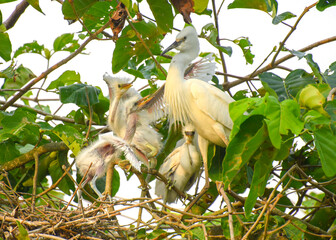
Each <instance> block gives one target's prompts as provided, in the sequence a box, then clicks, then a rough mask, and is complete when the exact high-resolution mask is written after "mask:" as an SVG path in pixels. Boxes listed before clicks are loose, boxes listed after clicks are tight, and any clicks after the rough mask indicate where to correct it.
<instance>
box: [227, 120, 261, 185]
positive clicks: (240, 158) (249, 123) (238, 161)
mask: <svg viewBox="0 0 336 240" xmlns="http://www.w3.org/2000/svg"><path fill="white" fill-rule="evenodd" d="M263 119H264V117H263V116H261V115H254V116H251V117H250V118H248V119H247V120H246V121H245V122H243V123H242V124H241V127H240V131H239V132H238V133H237V134H236V135H235V136H234V138H233V139H231V141H230V143H229V146H228V147H227V149H226V155H225V158H224V162H223V168H224V169H223V182H224V186H225V188H227V187H228V186H229V184H230V182H231V181H232V179H233V178H234V176H235V175H236V174H237V172H238V171H239V170H240V168H241V167H242V166H243V165H244V164H245V163H247V162H248V161H249V160H250V158H251V157H252V155H253V154H254V153H255V151H257V149H258V148H259V147H260V145H261V144H262V143H263V142H264V141H265V139H266V138H267V129H266V124H264V122H263Z"/></svg>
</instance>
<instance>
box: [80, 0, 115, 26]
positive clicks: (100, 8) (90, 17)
mask: <svg viewBox="0 0 336 240" xmlns="http://www.w3.org/2000/svg"><path fill="white" fill-rule="evenodd" d="M116 6H117V2H116V1H104V2H102V1H99V2H96V3H94V4H93V5H92V7H91V8H90V9H89V10H88V11H87V12H85V14H84V15H83V22H84V25H85V27H86V28H87V29H88V30H92V29H95V28H99V27H101V26H102V25H104V24H105V23H107V22H108V21H109V19H110V13H111V12H113V11H114V9H115V7H116Z"/></svg>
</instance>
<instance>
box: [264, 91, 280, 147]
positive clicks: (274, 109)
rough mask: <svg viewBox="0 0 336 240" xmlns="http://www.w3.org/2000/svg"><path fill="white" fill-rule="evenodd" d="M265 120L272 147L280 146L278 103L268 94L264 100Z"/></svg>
mask: <svg viewBox="0 0 336 240" xmlns="http://www.w3.org/2000/svg"><path fill="white" fill-rule="evenodd" d="M265 116H266V119H265V122H266V125H267V130H268V134H269V138H270V139H271V142H272V144H273V146H274V147H276V148H277V149H279V148H280V146H281V135H280V131H279V129H280V103H279V101H278V100H277V99H276V98H275V97H273V96H269V97H268V98H267V100H266V111H265Z"/></svg>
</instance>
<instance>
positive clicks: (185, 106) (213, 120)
mask: <svg viewBox="0 0 336 240" xmlns="http://www.w3.org/2000/svg"><path fill="white" fill-rule="evenodd" d="M173 48H176V49H178V50H179V51H180V52H179V53H178V54H176V55H175V56H174V57H173V59H172V61H171V63H170V67H169V70H168V76H167V80H166V86H165V92H164V100H165V103H166V104H167V106H168V115H169V119H170V120H171V122H172V123H174V122H175V123H177V124H178V123H180V124H182V125H184V124H187V123H192V125H194V126H195V129H196V132H197V133H198V136H199V137H198V144H199V148H200V151H201V155H202V158H203V161H204V169H205V178H206V184H205V187H204V189H203V190H202V194H203V193H204V192H205V191H206V189H207V188H208V187H209V179H208V168H207V150H208V145H209V143H214V144H216V145H219V146H222V147H225V146H227V144H228V138H229V136H230V132H231V129H232V126H233V123H232V120H231V118H230V115H229V104H230V103H231V102H233V101H234V100H233V99H232V98H231V97H230V96H229V95H228V94H226V93H225V92H223V91H221V90H220V89H218V88H216V87H215V86H213V85H211V84H209V83H206V82H204V81H201V80H200V79H196V78H191V79H188V80H187V81H186V80H185V79H184V71H185V69H186V68H187V66H188V64H189V63H190V62H191V61H192V60H193V59H195V58H196V57H197V55H198V52H199V42H198V36H197V33H196V30H195V29H194V28H193V27H191V26H187V27H186V28H184V29H183V30H182V31H181V32H180V33H179V34H178V35H177V37H176V41H175V42H174V43H173V44H172V45H171V46H170V47H168V48H167V49H166V50H165V51H164V52H163V53H162V54H164V53H165V52H167V51H169V50H171V49H173ZM200 195H201V194H200Z"/></svg>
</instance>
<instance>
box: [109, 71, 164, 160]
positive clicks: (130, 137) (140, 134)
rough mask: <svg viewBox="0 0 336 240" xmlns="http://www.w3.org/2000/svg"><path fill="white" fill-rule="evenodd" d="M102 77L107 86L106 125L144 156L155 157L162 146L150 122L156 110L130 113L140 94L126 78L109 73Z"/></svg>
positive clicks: (153, 118)
mask: <svg viewBox="0 0 336 240" xmlns="http://www.w3.org/2000/svg"><path fill="white" fill-rule="evenodd" d="M103 78H104V80H105V82H106V83H107V85H108V87H109V96H110V109H109V116H108V126H109V128H110V129H111V130H112V131H113V132H114V133H115V134H116V135H118V136H119V137H121V138H123V139H125V140H126V141H127V142H129V143H130V144H133V145H135V146H136V147H137V148H138V149H139V150H140V151H141V152H142V153H143V154H145V155H146V157H147V158H152V157H154V156H155V155H156V154H157V153H158V152H159V150H160V149H161V147H162V143H161V135H160V134H159V133H158V132H157V131H156V130H155V129H154V128H153V127H152V126H151V125H150V124H151V123H152V122H153V121H154V120H155V113H154V112H152V113H150V112H148V111H146V110H139V111H137V112H134V111H132V112H131V110H132V109H134V105H135V104H136V102H137V101H138V100H140V99H141V95H140V94H139V93H138V92H137V91H136V90H135V89H134V88H131V83H129V80H128V79H126V78H120V77H112V76H110V75H108V74H105V75H104V77H103ZM130 114H131V118H130ZM130 126H131V127H130ZM128 132H132V133H130V134H128Z"/></svg>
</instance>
